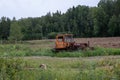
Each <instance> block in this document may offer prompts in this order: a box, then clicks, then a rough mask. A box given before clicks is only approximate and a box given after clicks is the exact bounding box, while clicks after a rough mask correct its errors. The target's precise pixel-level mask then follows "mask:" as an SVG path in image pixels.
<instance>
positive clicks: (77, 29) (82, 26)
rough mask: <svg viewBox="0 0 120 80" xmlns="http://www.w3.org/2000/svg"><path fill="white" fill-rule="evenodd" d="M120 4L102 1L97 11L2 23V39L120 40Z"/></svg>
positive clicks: (72, 10) (75, 10)
mask: <svg viewBox="0 0 120 80" xmlns="http://www.w3.org/2000/svg"><path fill="white" fill-rule="evenodd" d="M119 5H120V0H100V2H99V3H98V6H97V7H88V6H81V5H78V6H77V7H74V6H73V7H72V8H70V9H68V10H67V12H66V13H63V14H62V13H61V12H60V11H57V12H56V13H50V12H49V13H47V14H46V15H45V16H42V17H36V18H32V17H29V18H21V19H19V20H16V19H15V18H13V20H10V19H9V18H7V17H2V18H1V19H0V39H2V40H8V39H9V40H33V39H42V38H54V36H55V34H58V33H73V34H74V36H75V37H108V36H120V6H119Z"/></svg>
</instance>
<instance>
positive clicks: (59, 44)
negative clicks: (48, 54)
mask: <svg viewBox="0 0 120 80" xmlns="http://www.w3.org/2000/svg"><path fill="white" fill-rule="evenodd" d="M55 44H56V46H55V48H56V49H59V50H62V49H66V48H67V47H69V46H70V45H71V44H74V40H73V35H72V34H60V35H57V36H56V42H55Z"/></svg>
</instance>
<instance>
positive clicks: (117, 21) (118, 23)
mask: <svg viewBox="0 0 120 80" xmlns="http://www.w3.org/2000/svg"><path fill="white" fill-rule="evenodd" d="M108 32H109V35H110V36H119V35H120V15H119V17H116V16H115V15H113V16H112V18H111V19H110V22H109V30H108Z"/></svg>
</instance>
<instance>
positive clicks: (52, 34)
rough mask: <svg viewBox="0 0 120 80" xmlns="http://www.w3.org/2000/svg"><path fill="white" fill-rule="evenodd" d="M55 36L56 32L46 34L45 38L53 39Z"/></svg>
mask: <svg viewBox="0 0 120 80" xmlns="http://www.w3.org/2000/svg"><path fill="white" fill-rule="evenodd" d="M56 35H57V33H56V32H51V33H49V34H48V36H47V37H48V39H55V37H56Z"/></svg>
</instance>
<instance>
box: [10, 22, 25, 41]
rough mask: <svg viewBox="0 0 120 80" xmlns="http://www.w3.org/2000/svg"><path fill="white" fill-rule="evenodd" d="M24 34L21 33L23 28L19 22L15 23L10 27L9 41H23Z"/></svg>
mask: <svg viewBox="0 0 120 80" xmlns="http://www.w3.org/2000/svg"><path fill="white" fill-rule="evenodd" d="M22 38H23V34H22V32H21V26H20V24H19V23H18V22H16V21H13V22H12V23H11V26H10V37H9V40H15V41H18V40H22Z"/></svg>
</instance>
